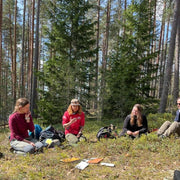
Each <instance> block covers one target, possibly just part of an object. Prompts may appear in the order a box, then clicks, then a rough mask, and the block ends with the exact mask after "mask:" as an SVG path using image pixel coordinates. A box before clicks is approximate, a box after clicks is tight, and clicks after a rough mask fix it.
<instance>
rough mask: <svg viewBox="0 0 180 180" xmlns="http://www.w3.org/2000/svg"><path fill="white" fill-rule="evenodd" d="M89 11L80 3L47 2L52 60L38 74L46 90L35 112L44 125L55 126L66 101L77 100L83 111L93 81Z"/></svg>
mask: <svg viewBox="0 0 180 180" xmlns="http://www.w3.org/2000/svg"><path fill="white" fill-rule="evenodd" d="M90 8H92V6H91V5H90V4H89V2H87V1H84V0H75V1H69V0H66V1H60V0H57V1H56V3H53V1H52V2H49V4H48V11H49V18H50V21H51V23H52V24H50V26H46V27H47V28H48V32H47V33H48V37H49V39H50V41H49V43H48V44H47V45H48V48H49V49H50V51H51V52H52V58H51V59H49V60H48V61H47V62H46V63H45V65H44V72H42V74H40V78H41V80H42V83H44V85H45V87H46V89H45V90H44V91H40V97H41V98H40V101H39V103H38V108H39V109H40V110H41V112H40V113H41V115H42V116H43V118H44V119H46V120H47V121H49V120H51V122H52V121H53V122H59V115H62V114H63V111H64V110H65V108H66V107H67V106H68V105H69V102H70V99H72V98H74V97H76V98H79V100H80V101H81V103H82V105H83V106H84V107H85V106H86V104H87V102H88V100H89V99H90V98H91V97H90V95H89V89H90V87H89V84H90V82H92V80H93V79H94V74H95V70H94V69H93V68H94V67H95V61H92V58H93V57H94V56H95V52H96V51H95V50H96V48H94V46H95V39H93V37H94V23H91V19H89V18H88V16H86V15H87V12H88V10H89V9H90Z"/></svg>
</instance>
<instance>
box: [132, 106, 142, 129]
mask: <svg viewBox="0 0 180 180" xmlns="http://www.w3.org/2000/svg"><path fill="white" fill-rule="evenodd" d="M134 108H137V109H138V115H137V125H138V127H139V126H142V114H141V113H142V111H143V108H142V106H141V105H140V104H135V105H134V106H133V109H134ZM134 123H135V120H134V116H133V113H132V111H131V120H130V124H131V126H132V125H134Z"/></svg>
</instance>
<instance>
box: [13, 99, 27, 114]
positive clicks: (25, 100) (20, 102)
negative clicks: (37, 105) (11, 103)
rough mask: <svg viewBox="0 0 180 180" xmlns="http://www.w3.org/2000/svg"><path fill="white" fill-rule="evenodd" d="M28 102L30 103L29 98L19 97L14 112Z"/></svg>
mask: <svg viewBox="0 0 180 180" xmlns="http://www.w3.org/2000/svg"><path fill="white" fill-rule="evenodd" d="M27 104H29V100H28V99H26V98H19V99H18V100H17V101H16V104H15V107H14V111H13V113H15V112H18V111H19V108H20V107H24V106H26V105H27Z"/></svg>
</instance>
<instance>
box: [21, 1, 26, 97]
mask: <svg viewBox="0 0 180 180" xmlns="http://www.w3.org/2000/svg"><path fill="white" fill-rule="evenodd" d="M25 20H26V0H24V11H23V29H22V59H21V85H20V90H21V92H20V94H21V97H24V91H25V87H24V86H25V84H24V58H25V54H24V52H25V51H24V44H25V41H24V39H25V38H24V37H25Z"/></svg>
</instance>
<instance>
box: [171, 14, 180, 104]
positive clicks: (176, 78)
mask: <svg viewBox="0 0 180 180" xmlns="http://www.w3.org/2000/svg"><path fill="white" fill-rule="evenodd" d="M179 52H180V16H179V17H178V28H177V34H176V50H175V67H174V88H173V103H174V104H176V102H177V98H178V97H179Z"/></svg>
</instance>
